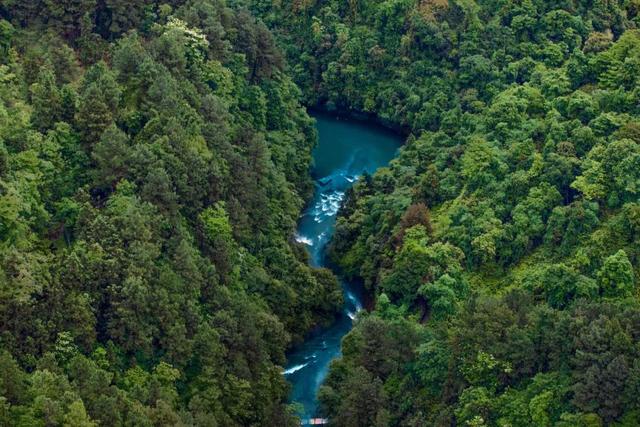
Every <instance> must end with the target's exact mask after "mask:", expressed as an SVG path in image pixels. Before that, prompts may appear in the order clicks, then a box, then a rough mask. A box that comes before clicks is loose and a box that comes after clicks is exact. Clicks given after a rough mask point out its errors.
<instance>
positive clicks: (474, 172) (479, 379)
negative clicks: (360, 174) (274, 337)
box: [251, 0, 640, 427]
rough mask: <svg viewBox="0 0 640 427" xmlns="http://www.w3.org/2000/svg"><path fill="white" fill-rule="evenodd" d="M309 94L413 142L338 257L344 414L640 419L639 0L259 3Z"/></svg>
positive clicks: (330, 411) (528, 420)
mask: <svg viewBox="0 0 640 427" xmlns="http://www.w3.org/2000/svg"><path fill="white" fill-rule="evenodd" d="M251 3H252V6H251V7H252V8H253V10H254V12H255V13H257V14H260V15H261V16H262V17H263V19H264V21H265V22H266V23H267V24H268V25H269V26H271V27H272V28H273V31H274V32H275V34H276V35H277V38H278V40H279V42H280V44H281V45H282V46H283V48H284V49H285V52H286V54H287V56H288V60H289V63H290V64H291V74H292V76H293V77H294V79H295V81H296V83H297V84H298V85H299V86H300V87H301V89H302V91H303V94H304V96H305V99H306V102H308V103H309V104H320V105H323V106H324V107H325V108H327V109H330V110H337V111H342V112H349V111H356V112H363V113H368V114H371V115H372V116H375V117H377V118H378V119H379V120H380V121H382V122H383V123H386V124H387V125H389V126H392V127H396V128H398V129H400V130H402V131H404V132H406V133H407V134H408V135H409V137H408V141H407V144H406V146H405V147H404V148H403V150H402V151H401V153H400V155H399V157H398V158H397V159H396V160H394V161H393V162H392V165H391V166H390V167H389V168H383V169H381V170H379V171H378V172H377V173H376V174H375V175H373V176H366V177H364V179H361V180H360V181H359V182H358V183H357V184H356V185H355V187H354V189H353V191H351V193H350V195H349V199H348V201H347V202H346V203H345V205H344V206H343V207H342V210H341V213H340V218H339V221H338V224H337V229H336V235H335V237H334V240H333V242H332V244H331V247H330V255H331V256H332V258H333V260H334V262H335V263H336V264H338V265H339V266H340V267H341V269H342V272H343V274H344V275H346V276H347V277H352V278H360V279H361V280H362V281H363V283H364V286H366V287H367V289H368V290H369V291H370V292H371V293H372V294H373V295H374V296H375V298H376V302H375V307H374V309H373V310H372V311H371V312H370V313H368V314H365V315H362V316H360V319H359V321H358V322H357V324H356V327H355V329H354V330H353V331H352V332H351V333H350V334H349V335H348V336H347V337H346V338H345V339H344V340H343V357H342V358H341V359H339V360H338V361H336V362H334V364H333V366H332V370H331V373H330V376H329V378H328V380H327V381H326V382H325V386H324V387H323V388H322V389H321V393H320V397H321V401H322V403H323V407H324V411H325V414H326V415H327V416H329V418H330V419H331V420H332V422H333V423H334V424H335V425H340V426H428V425H442V426H445V425H446V426H449V425H461V426H483V425H495V426H530V425H535V426H551V425H555V426H562V427H568V426H601V425H618V426H623V425H624V426H636V425H640V398H639V396H640V347H639V345H638V342H639V339H640V303H639V300H638V298H639V292H638V274H639V273H640V203H639V196H640V32H639V31H638V30H636V29H635V28H637V27H638V24H640V16H639V15H638V13H639V12H640V3H638V2H637V1H633V0H631V1H598V0H595V1H583V0H566V1H562V0H561V1H536V0H522V1H492V0H487V1H483V0H476V1H474V0H450V1H439V0H386V1H371V0H352V1H338V0H333V1H332V0H327V1H320V2H315V1H294V2H292V3H289V2H287V4H286V6H285V5H282V6H280V7H277V6H271V5H267V4H266V3H268V2H251Z"/></svg>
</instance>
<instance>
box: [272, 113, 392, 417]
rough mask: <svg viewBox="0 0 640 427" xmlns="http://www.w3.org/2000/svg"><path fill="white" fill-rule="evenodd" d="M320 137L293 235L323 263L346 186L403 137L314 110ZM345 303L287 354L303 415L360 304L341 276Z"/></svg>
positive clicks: (388, 155)
mask: <svg viewBox="0 0 640 427" xmlns="http://www.w3.org/2000/svg"><path fill="white" fill-rule="evenodd" d="M312 115H313V117H315V119H316V121H317V127H318V133H319V143H318V146H317V147H316V149H315V151H314V153H313V158H314V161H315V166H314V168H313V170H312V176H313V178H314V180H315V184H316V191H315V194H314V198H313V201H312V202H311V203H310V205H309V208H308V209H307V210H306V211H305V212H304V214H303V215H302V217H301V218H300V222H299V224H298V231H297V234H296V239H297V240H298V241H299V242H302V243H304V244H306V245H307V248H308V250H309V253H310V255H311V263H312V265H314V266H317V267H323V266H325V249H326V245H327V242H328V241H329V240H330V239H331V236H332V234H333V230H334V226H335V221H336V214H337V212H338V208H339V207H340V203H341V202H342V200H343V198H344V195H345V192H346V190H347V189H348V188H349V187H350V186H351V185H352V184H353V183H354V182H355V181H356V180H357V179H358V178H359V177H360V175H362V174H363V173H364V172H368V173H373V172H375V170H376V169H378V168H379V167H381V166H385V165H387V164H388V163H389V161H390V160H391V159H392V158H393V157H394V156H395V154H396V152H397V150H398V147H399V146H400V144H401V138H400V137H399V136H398V135H396V134H394V133H392V132H390V131H388V130H386V129H384V128H382V127H380V126H377V125H375V124H372V123H366V122H359V121H353V120H347V119H338V118H335V117H333V116H331V115H327V114H321V113H313V114H312ZM341 284H342V288H343V292H344V300H345V305H344V307H343V310H342V313H341V315H340V316H339V318H338V319H337V320H336V322H335V323H334V324H333V325H332V326H330V327H329V328H326V329H322V330H320V331H318V332H316V333H315V334H313V335H312V336H310V337H309V338H308V339H307V340H306V341H305V342H304V343H303V344H302V345H301V346H299V347H298V348H296V349H294V351H293V352H291V353H290V354H289V355H288V357H287V366H286V367H285V372H284V374H285V376H286V377H287V380H289V381H290V382H291V384H292V385H293V389H292V392H291V396H290V400H291V401H292V402H296V403H299V404H301V405H302V412H300V413H299V415H300V417H301V418H302V419H305V418H311V417H315V416H317V406H318V402H317V393H318V389H319V388H320V385H321V384H322V381H323V380H324V379H325V377H326V375H327V372H328V370H329V364H330V362H331V361H332V360H333V359H335V358H336V357H338V356H340V340H341V339H342V337H343V336H344V335H345V334H346V333H347V332H349V330H350V329H351V326H352V321H353V319H354V318H355V316H356V314H357V313H358V311H359V310H361V309H362V293H361V291H360V289H359V287H358V286H357V285H355V284H353V283H349V282H348V281H345V280H341Z"/></svg>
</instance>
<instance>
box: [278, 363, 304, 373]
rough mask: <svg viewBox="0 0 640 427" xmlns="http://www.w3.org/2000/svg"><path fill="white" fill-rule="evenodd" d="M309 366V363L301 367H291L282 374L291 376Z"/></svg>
mask: <svg viewBox="0 0 640 427" xmlns="http://www.w3.org/2000/svg"><path fill="white" fill-rule="evenodd" d="M308 364H309V362H307V363H302V364H300V365H295V366H292V367H290V368H289V369H285V371H284V372H283V373H282V374H283V375H291V374H293V373H294V372H298V371H299V370H300V369H302V368H304V367H305V366H307V365H308Z"/></svg>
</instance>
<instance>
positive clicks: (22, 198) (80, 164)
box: [0, 0, 342, 426]
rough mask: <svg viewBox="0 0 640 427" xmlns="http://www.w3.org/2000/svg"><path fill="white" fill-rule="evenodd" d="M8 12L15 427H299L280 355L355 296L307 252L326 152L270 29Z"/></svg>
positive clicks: (55, 11) (6, 150) (8, 230)
mask: <svg viewBox="0 0 640 427" xmlns="http://www.w3.org/2000/svg"><path fill="white" fill-rule="evenodd" d="M183 3H184V4H183ZM172 6H173V7H172ZM0 13H1V15H2V17H3V18H4V19H3V20H0V52H1V54H0V81H1V82H2V84H1V85H0V100H1V102H0V266H1V269H0V371H1V372H2V375H1V379H0V396H2V398H0V424H2V425H62V424H65V425H73V426H79V425H95V424H94V422H95V423H99V425H103V426H108V425H114V426H115V425H210V426H214V425H219V426H234V425H237V426H249V425H293V424H295V420H294V418H293V417H292V416H291V413H290V411H289V409H288V407H287V405H286V398H287V393H288V391H287V389H288V386H287V384H286V382H285V380H284V378H283V376H282V368H281V366H282V365H283V364H284V361H285V360H284V351H285V349H286V348H288V346H290V345H291V343H293V342H297V341H299V340H301V339H302V337H303V336H304V334H305V333H306V332H308V331H309V330H310V329H311V328H312V327H314V326H316V325H318V324H322V323H325V322H328V321H330V320H331V319H332V318H333V316H334V313H335V312H336V310H337V309H338V308H339V307H340V305H341V298H342V297H341V293H340V289H339V287H338V285H337V282H336V280H335V278H334V277H333V276H332V275H331V274H330V273H329V272H327V271H325V270H316V269H311V268H309V267H308V266H307V255H306V254H305V252H304V250H303V249H302V247H301V246H300V245H299V244H297V243H295V242H293V241H291V240H290V239H291V236H292V235H293V230H294V227H295V223H296V221H297V218H298V215H299V212H300V210H301V208H302V206H303V203H304V201H305V199H306V198H307V197H309V196H310V193H311V189H312V184H311V181H310V178H309V176H308V170H309V163H310V160H311V155H310V152H311V149H312V147H313V145H314V143H315V140H316V133H315V130H314V127H313V122H312V120H311V119H310V118H309V117H308V116H307V114H306V112H305V110H304V109H303V108H302V107H301V105H300V104H299V102H298V98H299V95H300V93H299V90H298V89H297V87H296V86H295V85H294V84H293V83H292V82H291V80H290V79H289V78H288V77H287V76H286V75H285V74H284V73H283V59H282V55H281V53H280V52H279V50H278V49H277V48H276V47H275V45H274V42H273V38H272V36H271V35H270V33H269V32H268V30H267V29H266V27H265V26H264V25H263V24H261V23H259V22H257V21H256V20H255V19H254V18H252V17H251V15H250V14H249V13H248V12H247V11H246V10H240V9H237V8H230V7H228V6H226V5H225V3H224V2H222V1H216V0H211V1H188V2H175V3H174V4H173V5H169V4H159V3H155V2H149V1H139V2H118V1H106V2H95V1H82V2H62V3H60V2H49V1H44V2H32V1H11V2H2V6H1V8H0Z"/></svg>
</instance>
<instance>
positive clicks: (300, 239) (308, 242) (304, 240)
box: [293, 233, 313, 246]
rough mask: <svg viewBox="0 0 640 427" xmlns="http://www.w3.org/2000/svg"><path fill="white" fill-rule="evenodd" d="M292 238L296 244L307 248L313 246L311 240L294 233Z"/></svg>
mask: <svg viewBox="0 0 640 427" xmlns="http://www.w3.org/2000/svg"><path fill="white" fill-rule="evenodd" d="M293 238H294V239H295V240H296V242H298V243H304V244H305V245H307V246H313V240H311V239H310V238H308V237H305V236H302V235H300V234H298V233H296V234H295V235H294V236H293Z"/></svg>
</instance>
